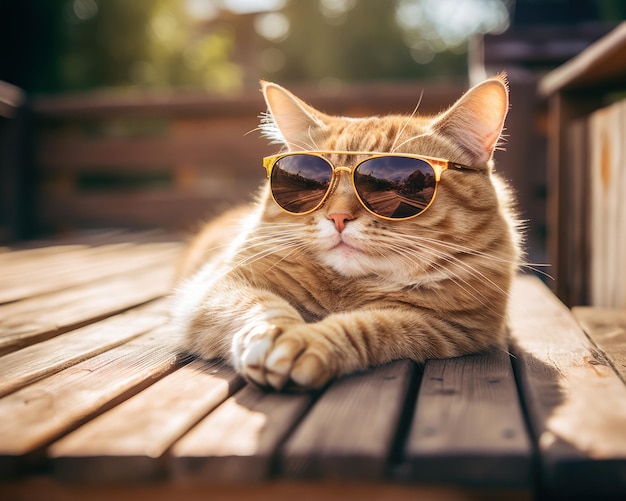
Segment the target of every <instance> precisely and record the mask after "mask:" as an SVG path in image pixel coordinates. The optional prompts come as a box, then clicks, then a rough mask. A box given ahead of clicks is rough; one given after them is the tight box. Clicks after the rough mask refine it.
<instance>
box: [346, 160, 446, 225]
mask: <svg viewBox="0 0 626 501" xmlns="http://www.w3.org/2000/svg"><path fill="white" fill-rule="evenodd" d="M354 185H355V187H356V191H357V193H358V194H359V197H360V198H361V200H362V201H363V203H364V204H365V205H366V206H367V207H368V208H369V209H370V210H371V211H372V212H374V213H375V214H378V215H379V216H384V217H389V218H393V219H404V218H407V217H412V216H416V215H417V214H419V213H420V212H422V211H424V209H426V208H427V207H428V205H429V204H430V202H431V201H432V199H433V196H434V194H435V171H434V170H433V168H432V167H431V165H430V164H429V163H428V162H426V161H424V160H420V159H417V158H408V157H396V156H388V157H376V158H371V159H369V160H366V161H364V162H363V163H361V164H360V165H359V166H358V167H357V169H356V172H355V173H354Z"/></svg>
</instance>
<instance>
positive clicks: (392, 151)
mask: <svg viewBox="0 0 626 501" xmlns="http://www.w3.org/2000/svg"><path fill="white" fill-rule="evenodd" d="M426 135H427V133H423V134H418V135H417V136H413V137H410V138H408V139H406V140H404V141H402V142H401V143H400V144H399V145H397V146H396V147H395V148H394V149H393V150H391V153H394V152H395V151H397V150H398V149H400V148H402V147H403V146H404V145H405V144H408V143H410V142H411V141H415V140H416V139H419V138H421V137H424V136H426Z"/></svg>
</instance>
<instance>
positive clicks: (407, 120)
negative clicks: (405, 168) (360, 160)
mask: <svg viewBox="0 0 626 501" xmlns="http://www.w3.org/2000/svg"><path fill="white" fill-rule="evenodd" d="M423 97H424V89H422V92H421V94H420V98H419V99H418V101H417V104H416V105H415V109H414V110H413V113H411V114H410V115H409V116H408V117H407V119H406V120H405V121H404V124H403V125H402V128H401V129H400V131H399V132H398V133H397V134H396V137H395V138H394V140H393V144H392V145H391V149H390V150H389V151H390V152H391V153H394V152H395V151H396V143H397V142H398V140H399V139H400V138H401V137H402V134H403V133H404V131H405V130H406V128H407V126H408V125H409V123H411V120H412V119H413V117H414V116H415V114H416V113H417V110H418V109H419V107H420V104H422V98H423Z"/></svg>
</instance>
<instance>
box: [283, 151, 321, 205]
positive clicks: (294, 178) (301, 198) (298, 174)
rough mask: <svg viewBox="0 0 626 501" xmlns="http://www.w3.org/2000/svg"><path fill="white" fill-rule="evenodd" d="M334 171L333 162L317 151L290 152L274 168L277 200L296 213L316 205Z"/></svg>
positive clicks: (319, 201)
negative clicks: (314, 153)
mask: <svg viewBox="0 0 626 501" xmlns="http://www.w3.org/2000/svg"><path fill="white" fill-rule="evenodd" d="M332 175H333V169H332V167H331V166H330V164H329V163H328V162H327V161H326V160H324V159H323V158H321V157H317V156H314V155H302V154H298V155H288V156H285V157H283V158H281V159H280V160H278V161H277V162H276V164H274V168H273V169H272V178H271V187H272V195H273V196H274V200H276V203H277V204H278V205H280V206H281V207H282V208H283V209H285V210H286V211H289V212H293V213H294V214H302V213H303V212H308V211H311V210H313V209H315V208H316V207H317V206H318V205H319V204H320V203H321V201H322V200H323V199H324V196H325V195H326V191H327V190H328V187H329V185H330V180H331V178H332Z"/></svg>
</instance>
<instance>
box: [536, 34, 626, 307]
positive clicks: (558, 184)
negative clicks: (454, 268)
mask: <svg viewBox="0 0 626 501" xmlns="http://www.w3.org/2000/svg"><path fill="white" fill-rule="evenodd" d="M539 90H540V92H541V93H542V94H543V95H544V96H547V97H549V128H550V131H549V161H548V181H549V191H548V193H549V198H548V207H549V210H548V217H549V219H548V223H549V235H548V244H549V247H548V250H549V252H550V254H551V261H552V263H553V264H554V268H553V270H552V272H551V274H552V275H553V276H554V277H555V278H556V292H557V294H558V295H559V297H560V298H561V299H562V300H564V301H565V302H566V303H567V304H570V305H576V304H592V305H594V306H609V307H615V308H626V280H625V277H626V253H625V250H624V249H625V247H626V199H625V197H624V195H625V193H626V149H625V148H624V144H626V100H624V99H623V97H624V92H625V91H626V23H623V24H621V25H620V26H618V27H617V28H616V29H615V30H614V31H612V32H611V33H610V34H609V35H607V36H606V37H604V38H603V39H601V40H599V41H598V42H596V43H595V44H594V45H592V46H591V47H589V48H588V49H587V50H585V51H584V52H582V53H581V54H580V55H579V56H577V57H576V58H574V59H572V60H571V61H569V62H568V63H566V64H565V65H563V66H562V67H560V68H558V69H557V70H554V71H553V72H551V73H549V74H548V75H546V76H545V77H544V78H543V80H542V81H541V84H540V88H539Z"/></svg>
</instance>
